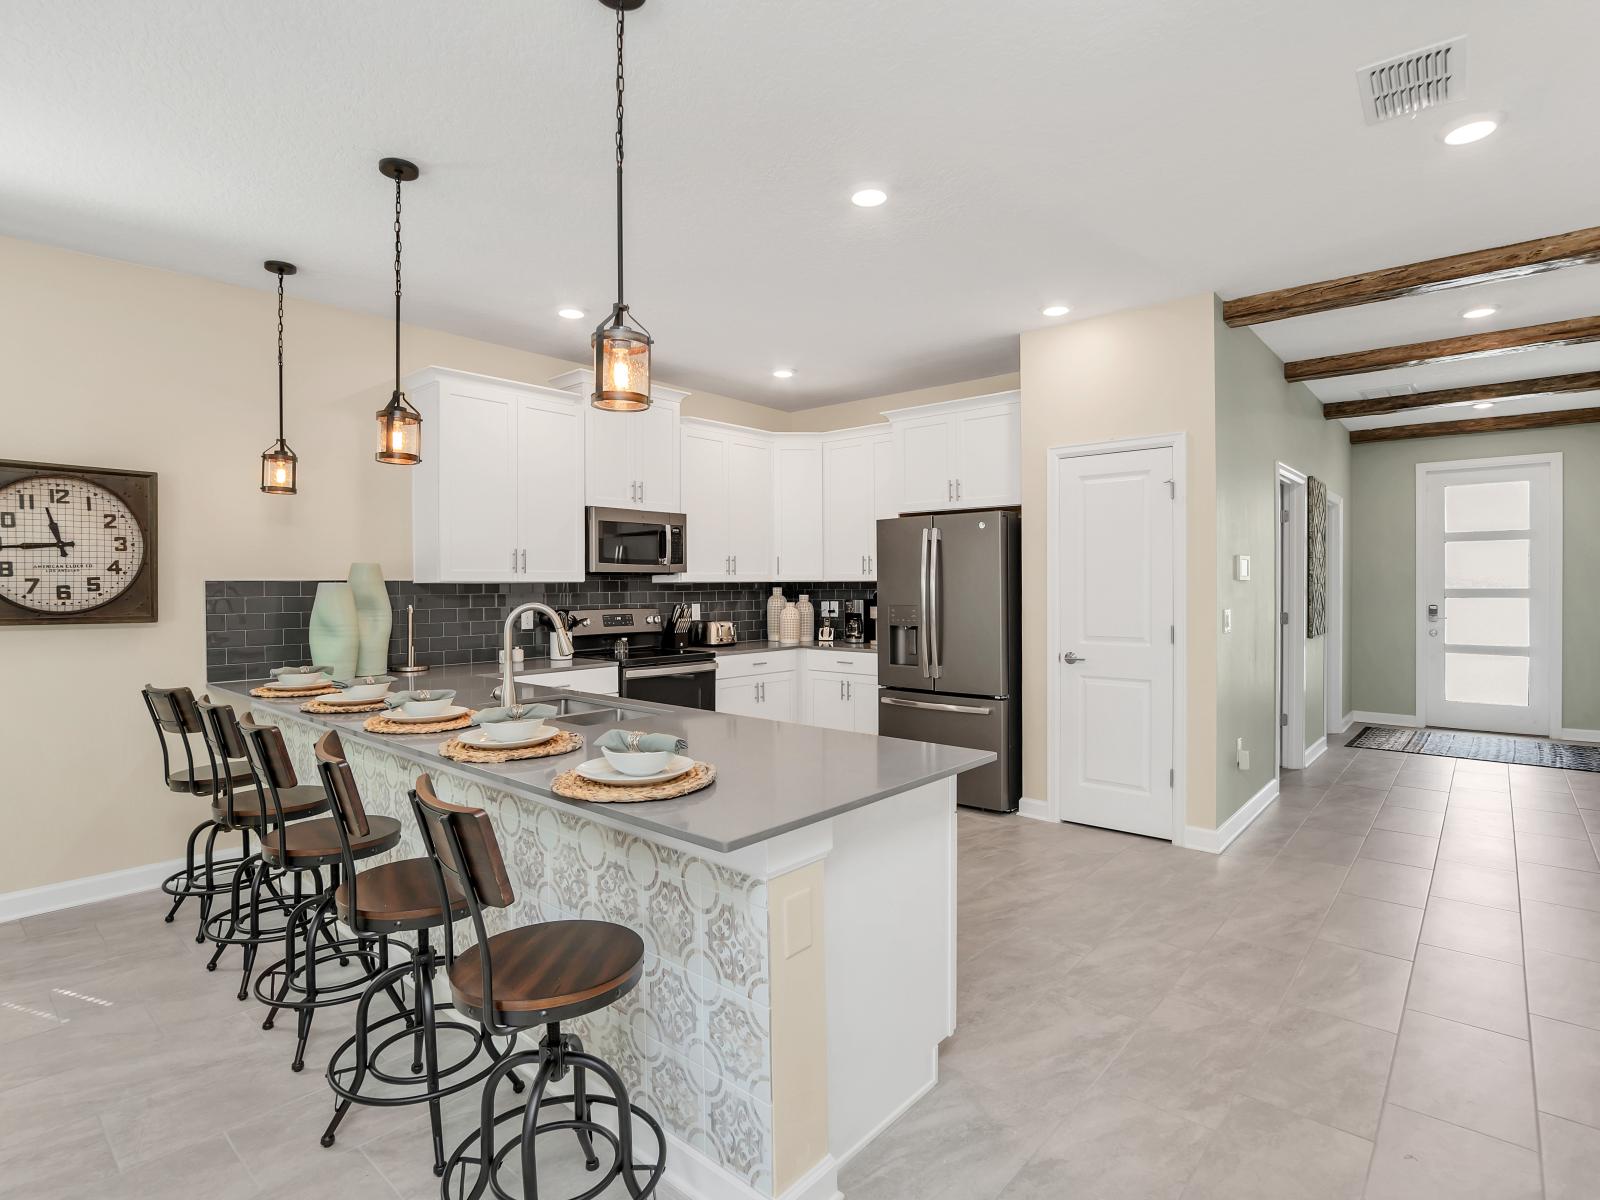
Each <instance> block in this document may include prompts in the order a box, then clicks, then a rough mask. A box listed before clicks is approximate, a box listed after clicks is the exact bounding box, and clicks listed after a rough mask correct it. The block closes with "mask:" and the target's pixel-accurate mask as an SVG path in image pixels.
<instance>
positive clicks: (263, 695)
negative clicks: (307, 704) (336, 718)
mask: <svg viewBox="0 0 1600 1200" xmlns="http://www.w3.org/2000/svg"><path fill="white" fill-rule="evenodd" d="M338 690H339V689H338V688H336V687H334V686H333V684H331V683H319V684H317V685H316V686H315V687H303V688H260V687H258V688H251V689H250V694H251V695H252V696H255V697H256V698H257V699H260V700H298V699H300V697H302V696H326V695H327V694H328V693H329V692H337V691H338Z"/></svg>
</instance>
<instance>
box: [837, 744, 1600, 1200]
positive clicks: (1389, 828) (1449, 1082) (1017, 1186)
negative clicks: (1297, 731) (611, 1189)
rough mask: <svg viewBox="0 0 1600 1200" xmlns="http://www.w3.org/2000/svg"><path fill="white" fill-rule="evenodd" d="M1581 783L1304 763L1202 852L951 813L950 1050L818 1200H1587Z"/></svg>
mask: <svg viewBox="0 0 1600 1200" xmlns="http://www.w3.org/2000/svg"><path fill="white" fill-rule="evenodd" d="M1597 834H1600V775H1595V774H1581V773H1577V772H1573V773H1568V774H1563V773H1562V772H1560V771H1552V770H1545V769H1540V768H1528V767H1516V766H1506V765H1504V764H1499V763H1481V762H1473V761H1456V760H1452V759H1440V758H1428V757H1423V756H1417V755H1400V754H1389V753H1385V752H1382V751H1352V750H1347V749H1343V748H1340V749H1334V750H1330V751H1328V752H1327V753H1326V754H1325V755H1324V756H1323V757H1322V758H1321V759H1320V760H1319V761H1318V762H1317V763H1315V764H1314V765H1313V766H1312V767H1311V768H1310V769H1309V770H1306V771H1301V772H1289V773H1287V774H1286V775H1285V779H1284V788H1283V793H1282V797H1281V798H1280V799H1279V801H1278V802H1277V803H1276V804H1275V805H1273V806H1272V808H1270V809H1269V810H1268V811H1267V812H1266V813H1265V814H1264V815H1263V816H1262V817H1261V818H1260V819H1259V820H1257V821H1256V823H1255V824H1254V826H1252V827H1251V828H1250V829H1249V830H1248V831H1247V832H1246V833H1245V834H1244V836H1243V837H1241V838H1240V839H1239V840H1238V841H1236V842H1235V843H1234V844H1233V846H1232V847H1230V848H1229V850H1228V851H1227V853H1225V854H1223V855H1221V856H1211V855H1205V854H1197V853H1193V852H1189V851H1183V850H1174V849H1173V848H1172V847H1171V846H1168V845H1166V844H1164V843H1159V842H1151V841H1147V840H1144V839H1140V838H1131V837H1124V836H1121V835H1118V834H1112V833H1108V832H1105V831H1103V830H1095V829H1085V828H1081V827H1077V826H1060V827H1052V826H1047V825H1041V824H1039V823H1037V822H1033V821H1028V820H1022V819H1017V818H1002V817H989V816H983V815H977V814H971V813H963V814H962V816H961V880H960V890H961V897H960V929H961V934H960V936H961V957H960V962H961V981H960V997H959V1005H960V1012H959V1027H958V1031H957V1034H956V1036H955V1037H954V1038H952V1039H951V1040H950V1041H949V1042H947V1043H946V1044H945V1046H944V1049H943V1052H942V1054H941V1056H940V1082H939V1085H938V1087H936V1088H935V1089H934V1090H933V1091H932V1092H931V1093H930V1094H929V1095H928V1096H926V1097H925V1098H924V1099H923V1100H921V1101H920V1102H919V1103H918V1104H916V1105H915V1106H914V1107H913V1108H912V1109H911V1110H910V1111H909V1112H908V1113H907V1114H906V1115H905V1116H904V1117H903V1118H902V1119H901V1120H900V1121H899V1122H898V1123H897V1124H896V1125H894V1126H893V1127H891V1128H890V1129H889V1130H888V1132H887V1133H885V1134H884V1136H883V1137H881V1138H880V1139H879V1140H878V1141H877V1142H875V1143H874V1144H873V1145H872V1146H871V1147H869V1148H868V1149H867V1150H866V1151H865V1152H863V1153H862V1154H861V1155H860V1156H859V1157H858V1158H856V1159H855V1160H854V1161H852V1162H850V1163H849V1164H847V1166H846V1168H845V1171H844V1173H843V1177H842V1180H841V1183H842V1187H843V1190H844V1193H845V1196H846V1197H847V1200H1032V1198H1034V1197H1050V1198H1051V1200H1057V1198H1060V1197H1073V1198H1074V1200H1078V1198H1090V1197H1093V1198H1095V1200H1112V1198H1123V1197H1126V1198H1129V1200H1133V1198H1138V1200H1145V1198H1147V1197H1172V1198H1177V1197H1182V1198H1184V1200H1200V1198H1211V1197H1219V1198H1220V1197H1227V1198H1228V1200H1251V1198H1255V1197H1261V1198H1263V1200H1283V1198H1286V1197H1295V1198H1297V1200H1320V1198H1322V1197H1328V1198H1330V1200H1332V1198H1336V1197H1337V1198H1344V1197H1350V1198H1356V1197H1362V1196H1366V1197H1370V1198H1372V1200H1379V1198H1382V1200H1429V1198H1432V1197H1438V1198H1440V1200H1445V1198H1448V1200H1473V1198H1483V1200H1522V1198H1523V1197H1527V1198H1530V1200H1532V1198H1536V1197H1540V1196H1544V1197H1548V1198H1549V1200H1576V1198H1578V1197H1585V1198H1590V1197H1595V1196H1597V1195H1600V1182H1596V1181H1597V1180H1600V860H1597V858H1596V851H1595V841H1594V838H1595V835H1597Z"/></svg>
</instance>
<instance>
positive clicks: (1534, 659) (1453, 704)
mask: <svg viewBox="0 0 1600 1200" xmlns="http://www.w3.org/2000/svg"><path fill="white" fill-rule="evenodd" d="M1555 471H1556V467H1555V465H1554V464H1553V463H1552V462H1550V461H1548V460H1545V461H1521V462H1516V463H1511V464H1507V465H1502V466H1486V465H1482V464H1473V463H1451V464H1442V463H1440V464H1426V463H1425V464H1422V465H1420V466H1419V467H1418V475H1419V479H1418V483H1419V490H1420V491H1421V492H1422V503H1423V507H1424V511H1423V514H1422V520H1421V522H1420V525H1419V528H1420V529H1421V530H1422V531H1423V536H1422V538H1421V540H1420V542H1419V546H1418V554H1419V563H1418V572H1417V579H1418V587H1419V588H1420V589H1421V594H1420V595H1419V596H1418V597H1417V600H1418V607H1419V608H1420V609H1421V612H1420V613H1419V621H1418V627H1419V631H1420V633H1419V637H1418V639H1417V641H1418V654H1419V656H1420V660H1421V661H1420V664H1419V665H1420V667H1421V674H1422V676H1423V680H1424V684H1423V687H1424V702H1423V705H1422V708H1421V711H1420V712H1419V713H1418V715H1419V717H1421V718H1422V720H1423V721H1424V723H1425V724H1428V725H1434V726H1443V727H1445V728H1449V729H1482V730H1487V731H1490V732H1494V733H1523V734H1549V733H1550V732H1551V726H1552V710H1553V707H1554V706H1553V703H1552V695H1551V693H1552V691H1553V681H1554V678H1555V666H1556V658H1557V656H1558V655H1559V654H1560V653H1561V648H1560V646H1559V645H1557V644H1555V643H1556V639H1555V636H1554V626H1553V621H1552V600H1553V590H1554V589H1553V586H1552V579H1553V575H1552V570H1553V566H1554V560H1555V558H1556V556H1557V555H1559V554H1560V552H1561V547H1560V542H1559V539H1558V537H1557V536H1556V532H1555V531H1556V529H1557V527H1558V526H1557V521H1556V515H1555V508H1556V505H1557V503H1558V501H1557V498H1556V496H1555V488H1554V486H1553V476H1554V474H1555Z"/></svg>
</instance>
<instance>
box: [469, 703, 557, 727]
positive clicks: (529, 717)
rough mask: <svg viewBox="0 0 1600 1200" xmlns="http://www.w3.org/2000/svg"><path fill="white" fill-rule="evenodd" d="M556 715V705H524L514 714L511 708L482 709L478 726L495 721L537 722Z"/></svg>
mask: <svg viewBox="0 0 1600 1200" xmlns="http://www.w3.org/2000/svg"><path fill="white" fill-rule="evenodd" d="M555 715H556V706H555V705H554V704H524V705H521V706H520V708H519V710H518V711H517V712H516V713H515V714H513V713H512V711H511V709H510V708H507V707H502V708H480V709H479V710H478V724H479V725H483V724H485V723H493V722H495V721H536V720H540V719H541V718H544V717H553V716H555Z"/></svg>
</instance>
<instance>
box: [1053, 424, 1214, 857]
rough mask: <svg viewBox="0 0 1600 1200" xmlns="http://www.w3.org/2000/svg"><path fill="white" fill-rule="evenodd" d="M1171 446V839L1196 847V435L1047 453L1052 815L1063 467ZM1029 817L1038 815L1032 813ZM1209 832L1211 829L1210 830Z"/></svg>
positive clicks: (1057, 766) (1056, 810)
mask: <svg viewBox="0 0 1600 1200" xmlns="http://www.w3.org/2000/svg"><path fill="white" fill-rule="evenodd" d="M1166 449H1170V450H1171V451H1172V480H1173V484H1174V491H1175V493H1176V494H1175V495H1174V497H1173V502H1172V623H1173V627H1174V633H1173V648H1172V778H1173V785H1172V844H1173V845H1174V846H1188V845H1190V844H1191V843H1190V841H1189V837H1190V834H1191V833H1192V829H1191V827H1190V826H1189V823H1188V813H1189V779H1188V776H1189V565H1188V564H1189V437H1188V435H1187V434H1185V433H1165V434H1155V435H1153V436H1149V437H1127V438H1113V439H1111V440H1109V441H1103V442H1082V443H1078V444H1075V445H1067V446H1051V447H1050V448H1049V449H1047V450H1046V451H1045V452H1044V454H1045V477H1046V480H1047V482H1048V493H1049V494H1048V500H1047V509H1046V513H1045V561H1046V584H1045V589H1046V590H1045V603H1046V605H1047V611H1048V614H1049V615H1048V616H1047V618H1046V620H1045V650H1046V655H1047V657H1046V659H1045V662H1046V665H1047V668H1048V669H1047V671H1046V674H1045V678H1046V679H1047V680H1048V685H1047V688H1046V704H1045V714H1046V715H1045V720H1046V722H1047V728H1046V733H1045V744H1046V766H1045V770H1046V771H1047V773H1048V778H1047V779H1046V780H1045V799H1044V802H1043V803H1044V813H1043V814H1042V815H1043V816H1044V817H1045V819H1047V820H1050V821H1060V820H1061V736H1060V735H1061V729H1060V724H1059V717H1060V714H1061V694H1060V693H1061V685H1060V678H1061V676H1060V672H1058V671H1056V670H1055V669H1054V666H1055V663H1056V661H1057V659H1058V658H1059V656H1060V654H1061V644H1062V638H1061V628H1060V622H1059V618H1058V614H1059V612H1060V604H1059V600H1060V596H1061V560H1060V555H1059V554H1058V553H1057V534H1058V532H1059V531H1058V530H1057V528H1056V514H1057V513H1058V512H1059V510H1060V507H1061V464H1062V462H1063V461H1064V460H1066V459H1069V458H1087V457H1090V456H1092V455H1097V454H1120V453H1122V452H1124V451H1127V450H1166ZM1029 815H1030V816H1033V815H1036V814H1034V813H1030V814H1029ZM1207 832H1210V831H1207Z"/></svg>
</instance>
